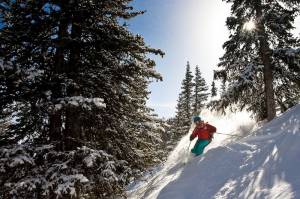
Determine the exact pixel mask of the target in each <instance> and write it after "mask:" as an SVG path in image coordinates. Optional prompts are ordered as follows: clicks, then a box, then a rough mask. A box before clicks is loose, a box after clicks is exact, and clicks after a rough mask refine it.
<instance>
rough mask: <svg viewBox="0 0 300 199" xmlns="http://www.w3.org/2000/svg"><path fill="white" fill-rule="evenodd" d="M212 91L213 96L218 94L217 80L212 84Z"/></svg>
mask: <svg viewBox="0 0 300 199" xmlns="http://www.w3.org/2000/svg"><path fill="white" fill-rule="evenodd" d="M210 93H211V97H215V96H217V88H216V84H215V81H213V82H212V84H211V92H210Z"/></svg>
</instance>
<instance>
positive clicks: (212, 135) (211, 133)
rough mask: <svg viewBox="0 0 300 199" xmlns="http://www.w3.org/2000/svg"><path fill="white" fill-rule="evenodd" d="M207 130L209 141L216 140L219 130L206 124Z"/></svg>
mask: <svg viewBox="0 0 300 199" xmlns="http://www.w3.org/2000/svg"><path fill="white" fill-rule="evenodd" d="M206 128H207V130H208V133H209V140H210V141H211V140H212V139H213V138H214V133H215V132H216V131H217V128H216V127H214V126H212V125H210V124H208V123H206Z"/></svg>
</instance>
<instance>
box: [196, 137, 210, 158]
mask: <svg viewBox="0 0 300 199" xmlns="http://www.w3.org/2000/svg"><path fill="white" fill-rule="evenodd" d="M198 141H199V143H198V145H197V148H195V150H194V152H193V153H195V154H196V155H201V154H202V153H203V151H204V148H205V147H206V146H207V145H208V144H209V141H208V140H198ZM195 146H196V145H195Z"/></svg>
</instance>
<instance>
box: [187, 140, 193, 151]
mask: <svg viewBox="0 0 300 199" xmlns="http://www.w3.org/2000/svg"><path fill="white" fill-rule="evenodd" d="M191 143H192V141H190V143H189V146H188V148H187V151H188V152H189V150H190V146H191Z"/></svg>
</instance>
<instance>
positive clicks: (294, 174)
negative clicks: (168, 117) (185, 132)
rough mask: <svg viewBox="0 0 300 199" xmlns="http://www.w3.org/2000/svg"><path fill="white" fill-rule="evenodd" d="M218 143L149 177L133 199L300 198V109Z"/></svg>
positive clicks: (131, 192) (178, 158)
mask: <svg viewBox="0 0 300 199" xmlns="http://www.w3.org/2000/svg"><path fill="white" fill-rule="evenodd" d="M223 119H224V118H223ZM223 119H222V120H223ZM228 119H230V118H228ZM236 119H237V120H236V121H235V122H236V123H240V121H238V120H239V119H240V120H241V118H239V117H238V118H236ZM242 120H244V119H242ZM214 122H217V121H214ZM231 122H232V120H228V122H227V126H232V124H231ZM212 123H213V122H212ZM216 126H217V127H218V124H216ZM222 127H224V126H222ZM218 131H219V132H221V129H219V130H218ZM223 132H224V131H222V133H223ZM244 132H245V131H244ZM224 133H226V132H224ZM239 133H241V131H239ZM184 139H187V137H185V138H183V140H184ZM183 140H182V141H181V142H187V141H183ZM216 140H217V141H216V142H215V141H214V142H213V143H211V146H210V147H209V148H208V149H207V151H206V153H205V154H204V155H202V156H199V157H196V158H193V159H192V160H190V161H189V163H188V164H186V165H183V164H182V163H181V161H183V159H184V155H183V154H181V158H180V157H179V156H180V155H179V156H178V157H177V160H176V161H174V162H172V163H173V166H171V167H169V168H166V167H165V168H163V169H162V170H161V171H159V172H158V173H157V174H156V175H154V176H153V177H152V178H148V182H150V183H152V184H150V185H149V184H147V183H143V184H142V185H141V186H138V187H136V189H131V191H129V193H130V194H129V196H130V198H159V199H170V198H172V199H202V198H203V199H209V198H224V199H225V198H226V199H227V198H243V199H244V198H247V199H251V198H255V199H256V198H259V199H260V198H261V199H265V198H272V199H273V198H282V199H289V198H295V199H298V198H300V105H297V106H295V107H294V108H292V109H290V110H289V111H287V112H286V113H284V114H282V115H281V116H280V117H278V118H277V119H275V120H273V121H272V122H270V123H267V124H266V125H264V126H263V127H262V128H260V129H258V130H257V131H255V132H253V133H252V135H249V136H247V137H245V138H243V139H237V140H234V141H233V140H230V141H228V140H227V141H225V140H224V138H222V139H221V138H220V139H219V138H216ZM180 148H181V147H180V144H179V146H178V147H177V148H176V150H179V149H180ZM177 154H180V150H179V151H177ZM173 155H174V154H173ZM170 161H171V160H170ZM181 165H182V166H181ZM169 166H170V165H169ZM164 169H165V170H164ZM172 169H173V170H172ZM174 169H175V170H174ZM170 175H171V176H172V177H171V179H167V180H164V179H165V177H167V176H170ZM153 178H156V179H159V180H158V181H155V180H154V181H153V180H152V179H153Z"/></svg>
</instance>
